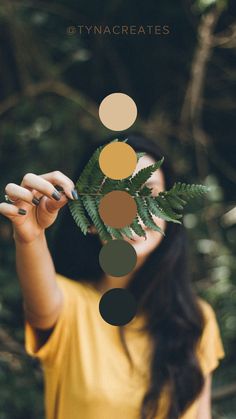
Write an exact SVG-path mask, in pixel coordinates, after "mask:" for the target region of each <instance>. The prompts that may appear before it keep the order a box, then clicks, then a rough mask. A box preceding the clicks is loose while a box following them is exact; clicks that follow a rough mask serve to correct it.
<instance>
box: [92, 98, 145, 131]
mask: <svg viewBox="0 0 236 419" xmlns="http://www.w3.org/2000/svg"><path fill="white" fill-rule="evenodd" d="M99 118H100V119H101V121H102V123H103V125H105V127H107V128H109V129H110V130H112V131H123V130H125V129H128V128H129V127H131V125H133V123H134V121H135V120H136V118H137V106H136V104H135V102H134V100H133V99H132V98H131V97H130V96H128V95H126V94H125V93H111V94H110V95H108V96H106V97H105V98H104V99H103V100H102V102H101V103H100V106H99Z"/></svg>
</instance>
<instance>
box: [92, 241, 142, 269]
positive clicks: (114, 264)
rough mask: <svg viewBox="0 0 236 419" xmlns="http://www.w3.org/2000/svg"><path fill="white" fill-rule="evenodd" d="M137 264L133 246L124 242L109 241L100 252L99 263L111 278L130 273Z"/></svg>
mask: <svg viewBox="0 0 236 419" xmlns="http://www.w3.org/2000/svg"><path fill="white" fill-rule="evenodd" d="M136 262H137V254H136V251H135V249H134V248H133V246H132V245H131V244H130V243H128V242H126V241H125V240H110V241H108V242H107V243H106V244H105V245H104V246H103V247H102V248H101V250H100V253H99V263H100V266H101V268H102V269H103V271H104V272H105V273H106V274H108V275H112V276H123V275H126V274H128V273H129V272H131V271H132V270H133V269H134V267H135V265H136Z"/></svg>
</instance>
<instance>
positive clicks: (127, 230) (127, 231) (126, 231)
mask: <svg viewBox="0 0 236 419" xmlns="http://www.w3.org/2000/svg"><path fill="white" fill-rule="evenodd" d="M120 232H121V233H122V234H123V236H126V237H128V239H131V240H133V233H132V230H131V228H130V226H127V227H123V228H121V229H120Z"/></svg>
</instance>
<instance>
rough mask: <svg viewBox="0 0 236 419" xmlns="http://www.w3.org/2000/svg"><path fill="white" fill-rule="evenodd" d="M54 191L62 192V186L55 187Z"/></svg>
mask: <svg viewBox="0 0 236 419" xmlns="http://www.w3.org/2000/svg"><path fill="white" fill-rule="evenodd" d="M55 189H56V190H57V191H58V192H64V189H63V187H62V186H60V185H55Z"/></svg>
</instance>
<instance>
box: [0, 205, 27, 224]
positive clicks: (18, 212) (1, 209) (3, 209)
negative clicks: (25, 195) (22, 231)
mask: <svg viewBox="0 0 236 419" xmlns="http://www.w3.org/2000/svg"><path fill="white" fill-rule="evenodd" d="M0 214H2V215H4V216H5V217H7V218H9V219H10V220H13V219H14V218H15V217H18V216H19V217H22V216H24V215H26V214H27V211H26V210H25V209H23V208H18V207H16V206H15V205H12V204H7V203H6V202H1V204H0Z"/></svg>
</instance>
